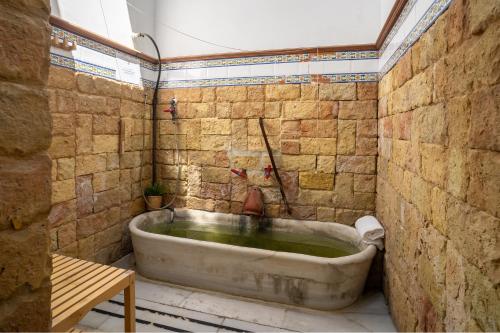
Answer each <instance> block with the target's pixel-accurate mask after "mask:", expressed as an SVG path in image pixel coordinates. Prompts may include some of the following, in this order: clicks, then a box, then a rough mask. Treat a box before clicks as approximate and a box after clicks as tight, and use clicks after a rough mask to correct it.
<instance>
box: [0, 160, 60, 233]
mask: <svg viewBox="0 0 500 333" xmlns="http://www.w3.org/2000/svg"><path fill="white" fill-rule="evenodd" d="M50 169H51V161H50V159H49V158H48V156H47V155H34V156H32V157H29V158H26V159H23V160H16V159H13V158H9V157H0V179H2V181H1V182H0V230H5V229H11V228H12V223H13V222H15V221H17V222H21V223H20V225H21V227H22V226H24V225H27V224H29V223H32V222H33V221H34V220H35V218H36V217H37V216H43V214H47V213H48V212H49V210H50V200H49V198H50V186H51V184H50V179H49V175H50ZM20 189H29V191H28V190H26V191H20Z"/></svg>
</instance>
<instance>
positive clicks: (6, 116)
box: [0, 82, 63, 155]
mask: <svg viewBox="0 0 500 333" xmlns="http://www.w3.org/2000/svg"><path fill="white" fill-rule="evenodd" d="M0 108H1V110H2V112H0V133H2V140H1V141H0V152H1V153H2V154H7V155H11V154H15V155H27V154H33V153H36V152H39V151H44V150H46V149H47V148H48V147H49V145H50V140H51V118H50V112H49V105H48V100H47V95H46V94H45V93H44V92H43V91H42V90H39V89H36V88H30V87H24V86H21V85H18V84H11V83H6V82H3V83H0ZM59 138H60V137H58V139H56V145H57V144H59V143H60V141H61V140H63V139H59Z"/></svg>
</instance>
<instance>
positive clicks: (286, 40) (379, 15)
mask: <svg viewBox="0 0 500 333" xmlns="http://www.w3.org/2000/svg"><path fill="white" fill-rule="evenodd" d="M394 2H395V0H272V1H270V0H252V1H248V0H211V1H207V0H168V1H158V2H157V10H156V36H157V38H158V41H159V44H160V45H161V46H160V47H161V52H162V54H164V55H165V56H166V57H176V56H186V55H199V54H213V53H226V52H238V50H234V49H231V48H236V49H239V50H245V51H255V50H269V49H283V48H298V47H316V46H331V45H348V44H369V43H374V42H375V40H376V39H377V37H378V34H379V32H380V30H381V27H382V25H383V23H384V22H385V19H386V17H387V15H388V13H389V11H390V9H391V8H392V5H393V3H394ZM173 28H174V29H175V30H174V29H173ZM177 30H178V31H177ZM179 31H182V32H184V33H186V34H189V35H191V36H196V37H198V38H200V39H202V40H205V41H209V42H212V43H215V44H219V45H222V46H216V45H211V44H209V43H204V42H201V41H199V40H196V39H193V38H191V37H189V36H186V35H184V34H182V33H179ZM223 46H227V47H230V48H227V47H223Z"/></svg>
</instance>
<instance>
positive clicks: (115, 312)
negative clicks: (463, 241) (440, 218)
mask: <svg viewBox="0 0 500 333" xmlns="http://www.w3.org/2000/svg"><path fill="white" fill-rule="evenodd" d="M115 265H116V266H119V267H124V268H125V267H126V268H133V266H134V264H133V256H128V257H125V258H123V259H121V260H120V261H118V262H117V263H115ZM136 318H137V322H136V325H137V331H138V332H274V331H289V332H292V331H295V332H296V331H300V332H305V331H306V332H311V331H315V332H319V331H321V332H395V331H396V328H395V327H394V324H393V322H392V320H391V317H390V316H389V313H388V308H387V306H386V304H385V300H384V297H383V295H382V294H381V293H369V294H366V295H364V296H363V297H362V298H361V299H360V300H359V301H358V302H356V303H355V304H353V305H351V306H349V307H347V308H344V309H342V310H338V311H328V312H327V311H317V310H310V309H305V308H300V307H292V306H286V305H282V304H276V303H267V302H261V301H257V300H252V299H247V298H239V297H234V296H229V295H225V294H220V293H214V292H209V291H204V290H198V289H191V288H186V287H180V286H176V285H171V284H167V283H162V282H158V281H152V280H148V279H146V278H144V277H141V276H137V283H136ZM78 328H80V329H82V330H84V331H87V332H88V331H95V332H120V331H123V295H122V294H120V295H117V296H116V297H114V298H113V299H111V300H110V301H108V302H104V303H102V304H100V305H98V306H97V307H95V308H94V309H93V310H92V311H91V312H89V313H88V314H87V315H86V316H85V317H84V318H83V319H82V320H81V322H80V323H79V327H78Z"/></svg>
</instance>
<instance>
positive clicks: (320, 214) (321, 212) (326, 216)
mask: <svg viewBox="0 0 500 333" xmlns="http://www.w3.org/2000/svg"><path fill="white" fill-rule="evenodd" d="M316 218H317V220H318V221H324V222H335V208H330V207H318V208H317V209H316Z"/></svg>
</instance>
